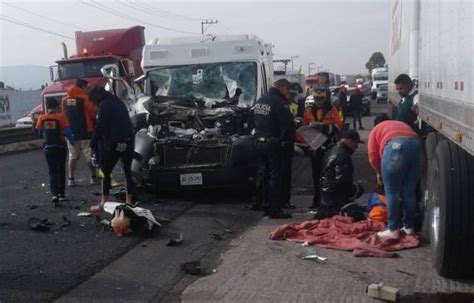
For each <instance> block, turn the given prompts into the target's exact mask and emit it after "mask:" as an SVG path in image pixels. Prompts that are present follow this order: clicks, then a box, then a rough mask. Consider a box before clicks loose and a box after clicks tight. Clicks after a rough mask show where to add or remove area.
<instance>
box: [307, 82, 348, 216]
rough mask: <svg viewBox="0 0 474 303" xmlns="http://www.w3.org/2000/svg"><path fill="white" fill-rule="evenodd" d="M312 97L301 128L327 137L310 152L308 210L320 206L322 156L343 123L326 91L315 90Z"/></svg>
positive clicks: (332, 142)
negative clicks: (309, 200) (311, 183)
mask: <svg viewBox="0 0 474 303" xmlns="http://www.w3.org/2000/svg"><path fill="white" fill-rule="evenodd" d="M313 96H314V104H313V105H312V106H310V107H308V108H306V110H305V113H304V116H303V121H302V126H307V125H311V126H312V127H314V128H316V129H317V130H319V131H320V132H321V133H323V134H324V135H326V136H327V137H328V140H327V141H326V142H325V143H324V144H323V145H322V146H321V147H320V148H318V149H317V150H313V151H311V169H312V173H313V187H314V196H313V203H312V204H311V206H310V208H312V209H315V208H318V207H319V206H320V205H321V193H320V189H319V179H320V177H321V169H322V163H323V158H324V154H325V153H326V151H327V150H328V149H329V148H330V147H331V145H333V144H334V142H335V140H334V138H335V136H336V135H337V134H338V133H339V131H340V130H341V129H342V126H343V123H342V120H341V117H340V116H339V112H338V110H337V109H336V108H335V107H334V106H332V105H331V95H330V93H329V92H328V90H326V89H324V88H317V89H316V90H315V92H314V95H313Z"/></svg>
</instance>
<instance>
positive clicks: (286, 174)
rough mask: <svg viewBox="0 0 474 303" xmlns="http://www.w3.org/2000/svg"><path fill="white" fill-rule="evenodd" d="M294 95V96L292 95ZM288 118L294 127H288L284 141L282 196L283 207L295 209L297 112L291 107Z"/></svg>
mask: <svg viewBox="0 0 474 303" xmlns="http://www.w3.org/2000/svg"><path fill="white" fill-rule="evenodd" d="M292 93H294V92H293V91H290V95H291V94H292ZM291 97H293V96H291ZM288 106H289V107H290V106H291V99H290V101H288ZM288 114H289V116H288V120H289V121H291V122H292V123H291V124H288V125H289V126H292V127H293V128H292V129H288V134H287V135H286V136H285V137H286V138H285V140H284V141H282V152H283V153H282V156H283V162H282V171H281V175H282V184H281V188H282V198H283V206H282V207H283V208H286V209H295V208H296V206H295V205H294V204H293V203H291V201H290V200H291V170H292V167H293V155H294V153H295V136H296V127H295V123H294V117H295V114H294V113H293V112H291V108H290V110H289V111H288Z"/></svg>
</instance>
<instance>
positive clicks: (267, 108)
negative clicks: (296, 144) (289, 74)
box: [253, 87, 295, 141]
mask: <svg viewBox="0 0 474 303" xmlns="http://www.w3.org/2000/svg"><path fill="white" fill-rule="evenodd" d="M253 110H254V114H255V136H256V137H257V138H259V137H263V138H276V139H279V140H282V141H291V140H293V138H294V136H295V124H294V122H293V115H292V114H291V112H290V109H289V108H288V104H287V102H286V99H285V96H283V94H282V93H281V92H280V91H279V90H278V89H276V88H274V87H272V88H270V91H269V92H268V93H267V94H265V95H264V96H262V97H261V98H260V99H258V100H257V102H256V103H255V106H254V107H253Z"/></svg>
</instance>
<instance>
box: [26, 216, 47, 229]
mask: <svg viewBox="0 0 474 303" xmlns="http://www.w3.org/2000/svg"><path fill="white" fill-rule="evenodd" d="M28 227H29V228H30V229H31V230H34V231H41V232H47V231H50V230H51V222H49V220H48V219H43V220H41V219H40V218H37V217H31V218H29V219H28Z"/></svg>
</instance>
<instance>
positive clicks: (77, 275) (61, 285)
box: [0, 106, 384, 303]
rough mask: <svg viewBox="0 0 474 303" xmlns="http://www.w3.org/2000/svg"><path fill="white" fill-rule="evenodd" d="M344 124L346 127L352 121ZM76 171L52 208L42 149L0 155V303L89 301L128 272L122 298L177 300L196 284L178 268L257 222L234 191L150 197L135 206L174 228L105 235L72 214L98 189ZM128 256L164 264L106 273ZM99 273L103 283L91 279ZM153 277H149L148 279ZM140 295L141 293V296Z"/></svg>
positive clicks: (305, 181)
mask: <svg viewBox="0 0 474 303" xmlns="http://www.w3.org/2000/svg"><path fill="white" fill-rule="evenodd" d="M377 109H378V110H379V111H380V110H384V106H377ZM376 111H377V110H374V112H376ZM348 119H349V121H350V122H351V121H352V120H351V119H352V118H351V117H348ZM364 123H366V124H367V125H368V124H369V123H372V118H370V117H366V118H364ZM364 148H365V146H362V147H361V150H360V152H358V153H357V154H355V155H354V157H355V166H356V171H357V174H356V175H357V179H358V180H360V181H361V182H362V183H365V184H366V188H367V189H370V188H371V187H372V186H373V185H372V182H369V180H371V179H372V178H373V174H372V172H371V170H370V169H369V167H368V163H367V160H366V157H365V154H366V153H365V152H364ZM308 164H309V159H308V158H304V157H296V158H295V162H294V169H293V171H294V173H293V184H294V186H293V192H294V194H295V195H307V194H310V193H311V191H312V181H311V173H310V166H309V165H308ZM79 167H80V169H79V171H78V174H77V176H76V179H77V180H78V181H79V186H78V187H76V188H71V189H67V195H68V198H69V201H66V202H64V203H63V205H62V206H61V207H60V208H52V207H51V205H50V195H49V188H48V176H47V168H46V163H45V160H44V156H43V154H42V151H31V152H25V153H20V154H13V155H6V156H0V168H1V174H0V206H1V211H0V256H1V258H0V301H1V302H2V303H5V302H51V301H53V300H55V299H57V298H59V297H61V296H62V295H64V294H67V293H70V294H72V295H71V296H72V297H74V296H76V297H83V298H84V293H88V295H89V298H96V299H99V298H101V296H108V297H110V295H111V294H112V293H116V292H117V291H118V289H121V287H116V284H117V283H118V282H117V281H118V280H120V279H119V278H116V279H112V278H111V279H109V278H110V277H124V276H127V275H128V273H130V274H131V273H133V275H134V277H135V278H134V281H135V282H134V283H129V284H128V285H127V288H128V289H129V291H127V292H125V293H123V294H122V295H123V296H131V299H132V298H135V299H139V298H140V297H136V296H137V294H141V295H142V296H143V297H142V299H150V298H153V301H160V300H166V301H167V300H168V299H176V298H179V295H180V293H181V292H182V290H184V289H185V287H186V286H187V285H189V284H190V283H192V282H193V280H194V279H195V278H194V277H191V278H190V277H189V275H186V274H185V273H184V272H183V271H182V270H181V268H180V264H181V263H183V262H188V261H195V260H203V262H205V263H206V264H207V265H206V266H207V267H208V268H212V266H214V265H216V264H217V263H218V262H219V256H220V253H221V252H222V251H225V250H226V249H227V248H228V245H229V243H230V241H231V240H232V239H233V238H235V237H238V236H239V235H240V234H241V233H242V232H243V231H244V230H245V229H246V228H248V227H251V226H253V225H254V224H256V223H257V222H258V220H259V219H260V218H261V214H259V213H256V212H250V211H247V210H246V209H245V207H244V206H245V205H247V203H248V199H247V198H245V197H239V195H238V194H236V193H229V192H219V193H212V194H210V193H209V192H201V193H199V194H198V195H196V194H194V193H193V194H183V193H180V194H179V196H178V195H175V196H173V197H169V196H168V197H157V196H148V198H147V199H146V200H145V201H144V203H143V204H142V205H141V206H143V207H146V208H149V209H151V210H152V211H153V212H154V213H155V214H158V215H159V216H163V217H167V218H171V219H174V222H173V223H172V224H170V225H168V226H165V227H164V228H162V229H161V230H160V231H159V232H157V233H156V234H155V235H154V237H153V239H151V240H150V239H142V238H138V237H135V236H127V237H121V238H118V237H116V236H115V235H114V234H113V233H112V232H110V231H104V228H103V227H102V226H101V225H100V224H98V223H97V221H96V218H95V217H78V216H77V214H78V213H79V212H83V211H88V207H89V205H91V204H92V203H94V202H96V201H97V200H98V196H96V195H95V194H94V192H98V191H99V186H91V185H89V184H88V176H87V174H86V172H85V169H84V165H83V163H80V164H79ZM115 176H116V177H117V179H118V180H119V181H120V180H121V176H120V173H119V172H115ZM309 204H310V201H308V205H309ZM30 217H38V218H40V219H43V218H47V219H49V220H50V221H51V222H52V223H53V227H52V230H51V231H50V232H45V233H42V232H36V231H32V230H29V228H28V226H27V220H28V218H30ZM63 217H66V218H67V219H68V220H69V221H70V222H71V224H70V225H68V226H62V225H63V223H65V221H64V219H63ZM102 217H104V218H105V217H107V216H105V215H102ZM179 232H182V233H183V235H184V239H185V241H184V242H183V246H182V247H181V246H180V247H179V248H177V249H176V248H168V247H166V243H167V241H168V239H169V237H172V236H173V235H174V234H176V233H179ZM212 233H218V234H220V235H223V238H224V240H222V241H219V240H216V239H214V238H213V237H211V236H209V234H212ZM131 250H134V251H137V252H136V253H134V254H132V255H133V256H135V257H136V256H141V257H143V258H151V259H153V258H157V259H158V260H162V262H159V264H160V265H159V266H157V267H156V268H153V270H152V269H148V272H149V274H148V275H147V268H141V269H140V270H141V271H139V272H136V271H137V269H136V268H130V264H131V263H130V262H125V261H124V262H123V266H122V267H120V268H121V272H117V271H115V272H107V266H108V265H109V264H111V263H112V262H114V261H115V260H118V259H119V258H120V257H122V256H125V257H126V255H125V254H126V253H127V252H129V251H131ZM125 259H126V258H125ZM115 268H116V267H115ZM101 270H102V271H103V272H104V275H105V276H106V277H107V280H103V277H102V278H101V275H95V274H96V273H98V272H100V271H101ZM151 271H152V272H153V274H150V272H151ZM140 272H142V273H143V279H145V278H146V279H150V280H151V279H153V281H155V282H153V283H152V282H149V283H145V281H142V279H140V277H139V275H141V274H140ZM101 273H102V272H101ZM94 275H95V276H94ZM153 275H154V276H153ZM92 276H94V278H95V277H97V279H99V280H94V279H90V280H89V281H92V282H93V284H92V286H91V283H89V284H88V283H84V284H83V286H82V287H77V286H78V285H80V284H82V283H83V282H85V281H87V280H88V279H89V278H91V277H92ZM122 280H123V279H122ZM113 281H115V282H113ZM138 281H141V282H140V283H138ZM156 281H158V282H156ZM116 282H117V283H116ZM94 285H100V287H94ZM121 285H122V284H121ZM76 287H77V288H76ZM144 289H146V290H147V291H145V292H144ZM91 295H92V297H91ZM71 296H69V297H71ZM134 296H135V297H134Z"/></svg>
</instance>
